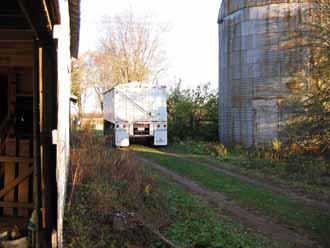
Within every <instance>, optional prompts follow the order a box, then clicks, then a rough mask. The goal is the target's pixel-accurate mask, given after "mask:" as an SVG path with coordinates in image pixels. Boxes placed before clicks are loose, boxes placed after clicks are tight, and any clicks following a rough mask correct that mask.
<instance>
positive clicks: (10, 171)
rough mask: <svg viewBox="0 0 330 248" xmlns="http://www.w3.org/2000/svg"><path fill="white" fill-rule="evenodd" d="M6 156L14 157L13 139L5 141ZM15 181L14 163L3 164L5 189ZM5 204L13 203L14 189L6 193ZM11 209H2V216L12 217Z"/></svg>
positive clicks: (14, 146) (14, 142)
mask: <svg viewBox="0 0 330 248" xmlns="http://www.w3.org/2000/svg"><path fill="white" fill-rule="evenodd" d="M6 155H9V156H15V155H16V140H15V139H7V141H6ZM14 180H15V163H14V162H5V187H4V188H6V186H8V185H9V184H10V183H11V182H12V181H14ZM4 201H5V202H13V201H14V189H12V190H11V191H10V192H8V193H7V194H6V195H5V196H4ZM13 213H14V212H13V209H12V208H3V214H4V215H8V216H12V215H13Z"/></svg>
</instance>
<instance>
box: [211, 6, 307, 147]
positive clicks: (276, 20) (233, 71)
mask: <svg viewBox="0 0 330 248" xmlns="http://www.w3.org/2000/svg"><path fill="white" fill-rule="evenodd" d="M309 7H310V4H309V3H308V1H304V0H296V1H294V0H223V1H222V5H221V9H220V13H219V19H218V23H219V94H220V95H219V108H220V109H219V113H220V119H219V135H220V142H221V143H223V144H225V145H233V144H242V145H245V146H249V145H253V144H260V143H265V142H268V141H271V140H272V139H274V138H275V137H277V134H278V129H279V123H280V121H281V120H283V119H285V118H287V116H288V115H290V113H289V112H290V110H288V109H285V108H284V107H283V106H282V104H281V103H282V101H283V99H285V98H286V96H287V95H288V93H289V92H290V83H291V82H292V80H294V78H295V73H296V71H297V70H298V68H299V67H301V65H302V64H303V63H302V61H301V60H302V54H304V52H307V48H304V47H301V46H298V44H295V43H294V39H292V37H290V36H292V35H293V34H292V33H293V32H292V31H294V30H297V28H299V26H300V24H301V23H302V22H303V21H304V19H305V15H306V13H308V12H306V10H308V9H309ZM288 41H290V42H288ZM288 43H289V44H288ZM306 57H307V56H306Z"/></svg>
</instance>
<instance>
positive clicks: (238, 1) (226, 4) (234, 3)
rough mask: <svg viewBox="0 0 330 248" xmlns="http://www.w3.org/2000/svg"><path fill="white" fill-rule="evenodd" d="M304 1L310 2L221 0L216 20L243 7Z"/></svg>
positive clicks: (309, 0)
mask: <svg viewBox="0 0 330 248" xmlns="http://www.w3.org/2000/svg"><path fill="white" fill-rule="evenodd" d="M306 2H307V3H308V2H311V0H222V3H221V8H220V11H219V17H218V22H220V21H221V20H222V19H223V18H225V17H226V16H228V15H230V14H232V13H234V12H236V11H238V10H241V9H244V8H251V7H258V6H263V5H268V4H281V3H306Z"/></svg>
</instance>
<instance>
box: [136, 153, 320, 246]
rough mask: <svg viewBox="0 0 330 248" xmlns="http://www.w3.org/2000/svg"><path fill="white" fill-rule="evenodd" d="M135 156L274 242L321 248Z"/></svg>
mask: <svg viewBox="0 0 330 248" xmlns="http://www.w3.org/2000/svg"><path fill="white" fill-rule="evenodd" d="M135 156H136V158H137V159H138V160H140V161H141V164H145V165H148V166H150V167H152V168H154V169H156V170H157V171H159V172H160V173H161V174H162V175H164V176H166V177H168V178H170V179H171V180H174V181H176V182H177V183H179V184H181V185H183V186H184V187H185V188H186V189H187V190H188V191H190V192H192V193H194V194H196V195H197V196H198V197H199V198H200V199H201V200H203V201H205V202H207V203H209V204H211V205H212V206H213V207H215V208H216V209H217V210H218V211H219V212H220V213H222V214H223V213H224V212H226V213H228V214H229V215H230V216H231V217H232V218H234V219H235V220H236V221H237V222H239V223H241V224H243V225H244V226H246V227H249V228H252V229H254V230H256V231H258V232H260V233H262V234H264V235H265V236H267V237H269V238H270V239H272V240H275V241H279V242H283V243H290V244H294V245H295V246H294V247H298V248H316V247H319V246H318V245H317V244H316V243H315V242H313V241H312V240H310V239H309V238H308V237H307V236H306V235H303V234H299V233H297V232H295V231H293V230H291V229H289V228H288V227H286V226H285V225H281V224H279V223H274V222H272V221H271V219H270V218H268V217H266V216H262V215H260V214H259V213H256V212H254V211H253V210H251V209H250V210H249V209H244V208H241V207H240V206H238V205H237V204H236V203H235V202H233V201H231V200H230V199H228V198H227V197H226V196H225V195H224V194H222V193H220V192H214V191H210V190H208V189H206V188H204V187H202V186H200V185H199V184H197V183H195V182H193V181H191V180H189V179H187V178H185V177H182V176H180V175H178V174H176V173H174V172H172V171H170V170H168V169H166V168H164V167H162V166H161V165H159V164H157V163H155V162H153V161H150V160H147V159H145V158H142V157H141V156H138V155H135ZM290 247H292V246H290Z"/></svg>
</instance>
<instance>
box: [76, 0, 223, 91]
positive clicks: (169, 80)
mask: <svg viewBox="0 0 330 248" xmlns="http://www.w3.org/2000/svg"><path fill="white" fill-rule="evenodd" d="M220 4H221V0H162V1H161V0H119V1H114V0H82V1H81V31H80V32H81V34H80V47H79V49H80V52H79V53H80V54H82V53H83V52H85V51H87V50H95V49H96V47H97V41H98V38H99V35H100V33H101V28H100V23H101V20H102V17H103V16H104V15H109V16H112V15H115V14H120V13H121V12H123V11H125V10H127V9H130V8H131V9H133V11H135V12H137V13H141V14H148V15H152V16H153V17H154V18H155V19H156V21H159V22H161V23H166V24H168V26H169V27H170V31H169V32H168V33H166V34H164V38H163V39H164V42H163V45H164V50H165V52H166V54H167V58H168V63H169V70H168V73H167V76H166V77H165V78H164V79H163V81H164V82H161V83H164V84H167V85H169V86H171V85H173V83H174V82H175V81H178V80H179V79H181V82H182V86H183V87H184V88H195V87H196V86H197V85H198V84H201V83H207V82H210V83H211V86H212V88H215V89H216V88H217V87H218V25H217V16H218V12H219V8H220Z"/></svg>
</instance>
